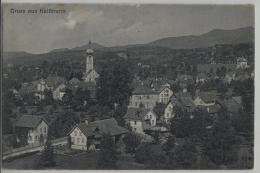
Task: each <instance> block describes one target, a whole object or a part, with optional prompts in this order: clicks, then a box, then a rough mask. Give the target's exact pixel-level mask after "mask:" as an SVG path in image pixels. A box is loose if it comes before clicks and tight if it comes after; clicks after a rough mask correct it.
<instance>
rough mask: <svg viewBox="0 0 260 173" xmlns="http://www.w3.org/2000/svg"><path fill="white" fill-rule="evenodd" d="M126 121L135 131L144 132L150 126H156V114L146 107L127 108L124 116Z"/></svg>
mask: <svg viewBox="0 0 260 173" xmlns="http://www.w3.org/2000/svg"><path fill="white" fill-rule="evenodd" d="M124 119H125V120H126V123H127V124H128V125H129V126H130V127H131V130H132V131H133V132H135V133H144V131H145V130H149V129H150V128H151V127H154V126H156V120H157V117H156V114H155V113H154V112H153V111H152V110H150V109H146V108H128V109H127V112H126V115H125V117H124Z"/></svg>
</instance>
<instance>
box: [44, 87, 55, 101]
mask: <svg viewBox="0 0 260 173" xmlns="http://www.w3.org/2000/svg"><path fill="white" fill-rule="evenodd" d="M44 96H45V98H44V103H45V104H46V105H51V104H53V102H54V99H53V96H52V91H51V90H48V89H46V90H44Z"/></svg>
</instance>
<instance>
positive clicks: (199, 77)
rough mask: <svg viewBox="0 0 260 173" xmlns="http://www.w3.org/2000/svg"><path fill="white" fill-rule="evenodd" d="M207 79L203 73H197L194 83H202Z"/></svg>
mask: <svg viewBox="0 0 260 173" xmlns="http://www.w3.org/2000/svg"><path fill="white" fill-rule="evenodd" d="M207 80H208V76H207V75H206V74H205V73H202V72H201V73H199V74H198V75H197V77H196V83H204V82H206V81H207Z"/></svg>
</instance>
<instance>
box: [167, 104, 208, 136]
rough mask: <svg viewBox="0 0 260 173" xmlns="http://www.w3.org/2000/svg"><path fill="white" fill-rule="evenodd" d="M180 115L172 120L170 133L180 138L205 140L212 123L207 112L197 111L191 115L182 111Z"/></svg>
mask: <svg viewBox="0 0 260 173" xmlns="http://www.w3.org/2000/svg"><path fill="white" fill-rule="evenodd" d="M178 114H181V115H180V116H178ZM178 114H177V115H176V116H175V117H174V118H172V119H171V124H170V131H171V133H172V134H173V135H175V136H176V137H179V138H185V137H192V136H195V137H197V138H199V139H200V140H203V139H204V138H205V136H206V131H207V129H206V127H207V126H208V125H210V124H211V123H212V121H211V118H210V117H209V115H208V113H207V112H206V111H203V110H201V109H197V110H195V111H194V112H193V113H189V112H186V111H182V110H181V111H180V112H179V113H178Z"/></svg>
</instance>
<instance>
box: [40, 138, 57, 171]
mask: <svg viewBox="0 0 260 173" xmlns="http://www.w3.org/2000/svg"><path fill="white" fill-rule="evenodd" d="M55 165H56V162H55V160H54V153H53V146H52V145H51V141H50V140H49V139H47V141H46V144H45V146H44V150H43V152H42V154H41V157H40V162H39V166H40V167H53V166H55Z"/></svg>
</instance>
